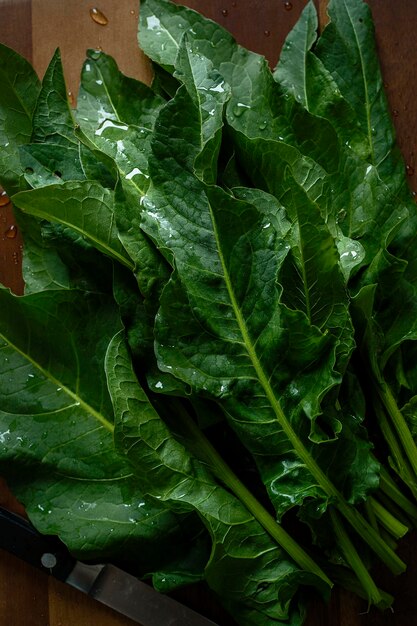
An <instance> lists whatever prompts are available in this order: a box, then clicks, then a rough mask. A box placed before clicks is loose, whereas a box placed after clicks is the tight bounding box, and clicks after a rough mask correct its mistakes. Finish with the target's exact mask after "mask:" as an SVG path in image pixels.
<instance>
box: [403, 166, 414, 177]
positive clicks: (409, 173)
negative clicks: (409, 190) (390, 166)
mask: <svg viewBox="0 0 417 626" xmlns="http://www.w3.org/2000/svg"><path fill="white" fill-rule="evenodd" d="M405 169H406V170H407V174H408V175H409V176H412V175H413V174H414V167H412V165H406V166H405Z"/></svg>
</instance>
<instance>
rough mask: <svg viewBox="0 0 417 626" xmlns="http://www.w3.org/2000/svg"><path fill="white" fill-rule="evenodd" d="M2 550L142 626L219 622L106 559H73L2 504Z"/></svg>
mask: <svg viewBox="0 0 417 626" xmlns="http://www.w3.org/2000/svg"><path fill="white" fill-rule="evenodd" d="M0 548H3V549H4V550H6V551H8V552H10V553H11V554H14V555H15V556H18V557H19V558H21V559H23V560H24V561H26V562H27V563H30V564H31V565H34V566H35V567H37V568H38V569H40V570H43V571H45V572H47V573H48V574H50V575H52V576H54V577H55V578H57V579H58V580H61V581H63V582H65V583H67V584H68V585H71V586H72V587H75V588H76V589H78V590H79V591H82V592H83V593H86V594H87V595H89V596H91V597H92V598H94V599H95V600H97V601H98V602H101V603H102V604H105V605H106V606H108V607H110V608H112V609H114V610H115V611H117V612H118V613H120V614H122V615H125V616H126V617H129V618H130V619H132V620H134V621H136V622H138V623H139V624H141V625H142V626H162V625H163V626H218V624H216V623H215V622H213V621H211V620H209V619H207V618H206V617H204V616H203V615H200V614H199V613H197V612H196V611H193V610H192V609H190V608H188V607H187V606H185V605H184V604H181V603H180V602H177V601H176V600H174V599H173V598H170V597H169V596H166V595H163V594H161V593H159V592H158V591H155V589H153V588H152V587H150V586H149V585H147V584H146V583H144V582H142V581H140V580H138V579H137V578H136V577H135V576H133V575H132V574H129V573H128V572H125V571H124V570H122V569H120V568H119V567H116V566H115V565H112V564H110V563H103V564H102V563H100V564H89V563H84V562H82V561H77V560H76V559H75V558H74V557H73V556H72V555H71V554H70V553H69V552H68V550H67V548H66V547H65V545H64V544H63V543H62V542H60V541H59V540H58V539H57V538H55V537H49V536H45V535H41V534H40V533H39V532H38V531H37V530H36V529H35V528H34V526H33V525H32V524H31V523H30V522H28V521H27V520H25V519H24V518H22V517H20V516H19V515H16V514H15V513H12V512H10V511H7V510H6V509H4V508H2V507H0Z"/></svg>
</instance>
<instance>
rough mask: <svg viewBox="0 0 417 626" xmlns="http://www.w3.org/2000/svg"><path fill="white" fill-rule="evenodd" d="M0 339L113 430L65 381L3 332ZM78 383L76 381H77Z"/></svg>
mask: <svg viewBox="0 0 417 626" xmlns="http://www.w3.org/2000/svg"><path fill="white" fill-rule="evenodd" d="M0 339H3V341H5V342H6V344H7V345H8V346H9V347H10V348H12V349H13V350H15V351H16V352H17V353H18V354H20V356H22V357H23V358H24V359H26V360H27V361H28V362H29V363H30V364H31V365H33V367H35V368H36V369H37V370H38V371H39V372H40V373H41V374H42V375H43V376H44V377H45V378H46V379H47V380H49V381H50V382H51V383H52V384H53V385H55V386H56V387H57V388H61V389H62V391H63V393H66V394H67V395H68V396H69V397H70V398H71V399H72V400H74V401H75V402H76V403H77V406H78V407H81V408H82V409H84V410H85V411H86V412H87V413H89V414H90V415H92V416H93V417H94V418H95V419H96V420H97V421H98V422H100V423H101V424H102V425H103V426H104V427H105V428H106V429H107V430H108V431H110V432H111V433H113V432H114V425H113V424H112V423H111V422H109V421H108V420H107V419H106V418H105V417H104V415H102V414H101V413H99V412H98V411H97V410H96V409H94V408H93V407H92V406H91V405H90V404H88V403H87V402H85V400H83V398H82V397H81V396H79V395H77V394H76V393H74V391H72V390H71V389H70V388H69V387H68V386H67V385H65V383H63V382H62V381H60V380H59V379H58V378H55V376H53V374H52V373H51V372H49V371H48V370H46V369H45V368H44V367H42V365H41V364H40V363H37V362H36V361H35V360H34V359H33V358H32V357H31V355H30V354H27V353H26V352H24V351H23V350H21V349H20V348H19V347H18V346H17V345H16V344H14V343H13V342H12V341H10V339H8V337H7V336H6V335H4V334H3V333H0ZM77 385H78V382H77Z"/></svg>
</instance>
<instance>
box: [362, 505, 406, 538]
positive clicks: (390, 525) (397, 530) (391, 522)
mask: <svg viewBox="0 0 417 626" xmlns="http://www.w3.org/2000/svg"><path fill="white" fill-rule="evenodd" d="M369 502H370V503H371V506H372V509H373V511H374V513H375V517H376V518H377V519H378V521H379V523H380V524H381V526H383V527H384V528H385V529H386V530H387V531H388V532H389V533H391V535H392V536H393V537H394V538H395V539H400V538H401V537H404V535H405V534H406V533H407V532H408V530H409V528H408V526H406V525H405V524H403V523H402V522H400V521H399V520H398V519H397V518H396V517H394V516H393V515H392V514H391V513H390V512H389V511H388V510H387V509H386V508H385V507H383V506H382V504H380V503H379V502H378V501H377V500H376V499H375V498H373V497H371V498H369Z"/></svg>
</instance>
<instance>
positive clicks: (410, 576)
mask: <svg viewBox="0 0 417 626" xmlns="http://www.w3.org/2000/svg"><path fill="white" fill-rule="evenodd" d="M183 3H184V4H187V5H188V6H190V7H192V8H195V9H198V10H199V11H201V12H202V13H204V14H205V15H207V16H208V17H211V18H212V19H215V20H217V21H218V22H219V23H221V24H222V25H224V26H225V27H227V28H228V29H229V30H230V31H231V32H232V33H233V34H234V35H235V37H236V38H237V39H238V41H239V42H240V43H242V44H243V45H246V46H247V47H249V48H251V49H252V50H256V51H257V52H261V53H263V54H265V56H266V57H267V58H268V59H269V60H270V62H271V65H275V63H276V61H277V58H278V54H279V50H280V49H281V46H282V43H283V41H284V38H285V36H286V34H287V33H288V31H289V29H290V28H291V27H292V25H293V24H294V23H295V21H296V20H297V18H298V16H299V14H300V12H301V10H302V8H303V7H304V6H305V4H306V1H305V0H292V2H290V3H288V2H284V1H283V0H237V1H235V2H232V1H231V0H183ZM316 4H317V6H318V9H319V14H320V19H321V23H322V24H323V23H324V21H325V18H326V10H325V9H326V0H316ZM369 4H370V5H371V8H372V10H373V14H374V20H375V25H376V35H377V42H378V48H379V53H380V59H381V64H382V70H383V76H384V81H385V88H386V92H387V95H388V99H389V103H390V106H391V110H392V112H393V116H394V123H395V126H396V129H397V135H398V142H399V145H400V148H401V150H402V152H403V155H404V158H405V161H406V163H407V165H408V166H409V167H408V172H409V180H410V185H411V188H412V189H413V191H416V192H417V173H416V172H417V164H416V148H417V146H416V141H417V132H416V131H417V97H416V96H417V87H416V85H417V81H416V78H415V77H416V75H417V71H416V70H417V52H416V49H415V44H414V42H415V36H416V33H417V7H416V4H415V0H396V1H395V2H393V0H369ZM98 6H99V8H100V9H101V10H102V11H103V13H104V14H105V15H106V16H107V17H108V20H109V23H108V25H107V26H106V27H103V26H100V25H98V24H96V23H94V22H93V21H92V20H91V18H90V16H89V9H90V5H89V4H88V3H86V2H85V0H15V1H13V0H0V41H1V42H2V43H5V44H7V45H9V46H11V47H13V48H14V49H15V50H17V51H18V52H20V53H21V54H23V55H24V56H26V58H28V59H29V60H31V61H32V62H33V64H34V66H35V68H36V69H37V71H38V72H39V74H40V75H42V73H43V71H44V70H45V68H46V65H47V63H48V61H49V59H50V58H51V56H52V53H53V51H54V49H55V48H56V47H57V46H60V48H61V52H62V55H63V61H64V67H65V71H66V77H67V84H68V88H69V89H70V90H71V91H72V92H73V93H76V91H77V82H78V74H79V71H80V67H81V63H82V60H83V57H84V52H85V50H86V48H88V47H92V48H96V47H98V46H101V47H102V48H103V49H104V50H105V51H106V52H107V53H109V54H111V55H113V56H114V57H115V58H116V59H117V61H118V63H119V66H120V68H121V69H122V71H124V72H125V73H127V74H129V75H132V76H136V77H137V78H140V79H141V80H145V81H146V80H148V79H149V76H150V73H149V65H148V63H147V61H146V59H145V58H144V56H143V55H142V54H141V53H140V51H138V49H137V44H136V27H137V19H138V6H137V2H136V1H135V0H100V5H98ZM254 17H255V19H254ZM0 224H1V225H2V227H3V228H4V231H6V230H7V228H8V227H9V226H10V225H12V224H13V214H12V212H11V209H10V207H1V208H0ZM0 241H1V246H0V281H1V282H2V283H3V284H6V285H7V286H10V287H12V288H13V289H14V290H15V292H17V293H21V292H22V279H21V272H20V260H21V258H20V257H21V246H22V241H21V240H20V236H19V233H18V235H17V237H16V238H14V239H9V238H6V237H4V236H3V238H2V239H0ZM0 503H3V504H4V503H6V504H7V505H8V506H11V507H12V508H13V507H15V506H16V503H15V502H13V501H12V500H11V497H10V495H9V494H8V493H7V491H6V490H5V489H4V486H0ZM402 552H403V556H404V557H405V559H406V561H407V562H408V564H409V571H408V573H407V575H406V576H405V577H404V576H403V577H400V578H398V579H397V580H396V581H395V582H394V584H392V583H390V590H391V591H393V592H394V593H395V595H396V598H397V601H396V604H395V610H394V613H390V612H386V613H384V614H381V613H378V612H376V611H372V612H371V613H370V614H364V612H365V611H366V606H365V605H364V603H363V602H361V601H360V600H358V599H357V598H353V597H352V596H351V595H350V594H348V593H345V592H337V593H335V594H334V595H333V597H332V601H331V603H330V605H329V606H328V607H327V606H325V605H324V604H323V603H321V602H320V601H314V602H313V604H312V608H311V612H310V614H309V617H308V620H307V624H306V626H413V625H414V624H417V617H416V615H417V557H416V556H415V555H416V554H417V540H416V538H415V537H410V538H407V540H406V541H405V542H403V544H402ZM378 575H379V573H377V576H378ZM381 578H382V579H383V578H384V576H383V574H381ZM185 601H186V602H187V603H189V604H192V605H193V606H194V607H195V608H196V609H198V608H200V610H201V612H203V613H204V614H207V615H208V616H211V617H212V619H216V620H217V621H218V622H219V624H221V625H222V626H230V620H229V619H228V618H226V617H224V614H222V613H221V611H220V610H219V609H218V608H217V606H216V603H215V601H214V600H212V599H210V597H208V596H207V595H206V594H205V593H203V592H201V591H198V592H197V591H191V592H186V597H185ZM132 623H133V622H131V620H128V619H126V618H123V617H120V616H119V615H117V614H116V613H114V612H113V611H111V610H109V609H106V608H105V607H103V606H101V605H99V604H98V603H96V602H95V601H93V600H91V599H90V598H88V597H85V596H83V595H82V594H80V593H78V592H76V591H74V590H72V589H70V588H68V587H66V586H65V585H63V584H62V583H59V582H56V581H54V580H52V579H50V578H48V577H47V576H44V575H42V574H41V573H37V572H35V571H34V570H33V569H32V568H31V567H29V566H26V565H25V564H23V563H21V562H19V561H18V560H17V559H15V558H13V557H10V556H8V555H7V554H6V553H4V552H2V551H0V626H91V625H92V624H97V625H99V626H128V625H129V624H132ZM161 626H164V625H163V624H161Z"/></svg>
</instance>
